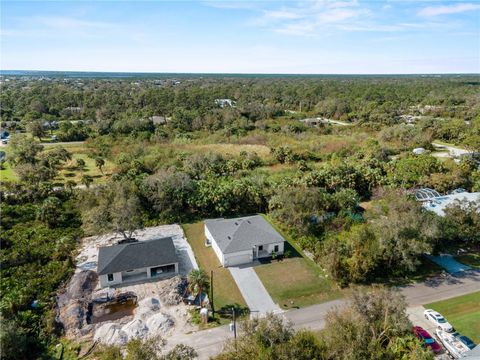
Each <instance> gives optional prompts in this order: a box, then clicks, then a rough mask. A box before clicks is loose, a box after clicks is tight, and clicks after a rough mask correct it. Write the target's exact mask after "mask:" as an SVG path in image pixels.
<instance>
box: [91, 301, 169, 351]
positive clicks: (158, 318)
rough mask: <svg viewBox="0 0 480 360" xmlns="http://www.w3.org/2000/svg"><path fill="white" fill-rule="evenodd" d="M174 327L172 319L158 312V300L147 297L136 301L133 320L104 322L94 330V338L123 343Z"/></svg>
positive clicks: (106, 342)
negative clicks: (122, 323) (125, 322)
mask: <svg viewBox="0 0 480 360" xmlns="http://www.w3.org/2000/svg"><path fill="white" fill-rule="evenodd" d="M173 327H174V321H173V320H172V318H171V317H170V316H169V315H168V314H165V313H162V312H160V300H159V299H157V298H154V297H148V298H145V299H143V300H142V301H140V302H139V303H138V307H137V309H136V310H135V315H134V318H133V320H131V321H130V322H128V323H127V324H125V325H123V326H122V325H120V324H118V323H112V322H109V323H105V324H103V325H101V326H100V327H98V328H97V330H96V331H95V336H94V340H95V341H98V342H101V343H103V344H107V345H125V344H126V343H127V342H128V341H129V340H131V339H135V338H139V337H141V338H147V337H151V336H158V335H165V334H167V333H168V332H170V330H172V329H173Z"/></svg>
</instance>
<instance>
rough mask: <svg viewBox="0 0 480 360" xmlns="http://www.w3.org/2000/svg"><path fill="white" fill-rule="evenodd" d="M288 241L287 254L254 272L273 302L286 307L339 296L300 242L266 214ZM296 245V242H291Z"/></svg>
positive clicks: (315, 302)
mask: <svg viewBox="0 0 480 360" xmlns="http://www.w3.org/2000/svg"><path fill="white" fill-rule="evenodd" d="M264 217H265V219H266V220H268V221H269V222H270V223H271V224H272V226H274V227H275V228H276V230H277V231H278V232H279V233H280V234H281V235H282V236H283V237H284V239H286V240H287V242H286V243H285V249H284V252H285V253H286V254H287V256H285V257H283V258H280V259H279V260H272V261H271V262H270V263H268V264H262V265H259V266H256V267H255V272H256V273H257V275H258V277H259V278H260V280H261V281H262V283H263V285H264V286H265V288H266V289H267V291H268V292H269V294H270V296H271V297H272V298H273V301H274V302H275V303H277V304H279V305H280V306H281V307H282V308H284V309H289V308H299V307H305V306H308V305H313V304H318V303H321V302H325V301H329V300H333V299H336V298H338V297H340V296H341V292H340V291H339V290H338V289H337V287H336V285H335V284H334V283H333V281H332V280H329V279H328V275H327V274H325V272H323V271H322V269H321V268H320V267H319V266H318V265H317V264H315V263H314V262H313V261H312V260H311V259H309V258H308V257H306V256H305V255H304V254H303V253H302V251H301V250H300V249H299V247H298V245H295V244H294V241H293V240H292V239H290V237H289V235H287V234H286V232H285V231H282V230H281V229H280V228H279V227H278V226H277V225H276V224H275V223H274V222H273V221H272V219H270V218H269V217H268V216H264ZM292 244H293V245H292Z"/></svg>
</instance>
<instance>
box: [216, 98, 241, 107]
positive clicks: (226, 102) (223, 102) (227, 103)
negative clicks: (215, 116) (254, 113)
mask: <svg viewBox="0 0 480 360" xmlns="http://www.w3.org/2000/svg"><path fill="white" fill-rule="evenodd" d="M215 104H217V105H218V106H220V107H221V108H225V107H236V106H237V102H236V101H235V100H232V99H215Z"/></svg>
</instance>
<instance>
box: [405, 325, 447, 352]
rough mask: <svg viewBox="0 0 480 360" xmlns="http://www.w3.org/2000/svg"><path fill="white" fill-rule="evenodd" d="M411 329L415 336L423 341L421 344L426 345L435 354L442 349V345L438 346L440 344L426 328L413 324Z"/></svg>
mask: <svg viewBox="0 0 480 360" xmlns="http://www.w3.org/2000/svg"><path fill="white" fill-rule="evenodd" d="M412 331H413V333H414V334H415V336H416V337H417V338H418V339H420V340H421V341H422V342H423V346H425V347H428V348H429V349H430V350H432V351H433V352H434V353H435V354H437V353H439V352H440V351H442V347H441V346H440V344H439V343H438V342H437V341H436V340H435V339H434V338H433V337H431V336H430V334H429V333H428V331H427V330H425V329H424V328H422V327H420V326H415V327H414V328H413V329H412Z"/></svg>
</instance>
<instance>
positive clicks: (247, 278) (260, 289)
mask: <svg viewBox="0 0 480 360" xmlns="http://www.w3.org/2000/svg"><path fill="white" fill-rule="evenodd" d="M228 269H229V270H230V273H231V274H232V276H233V278H234V279H235V282H236V283H237V286H238V288H239V289H240V292H241V293H242V296H243V298H244V299H245V302H246V303H247V305H248V307H249V308H250V310H252V311H255V312H258V313H257V314H259V315H264V314H266V313H269V312H273V313H280V312H282V309H280V307H279V306H278V305H277V304H275V303H274V302H273V300H272V298H271V296H270V294H269V293H268V292H267V289H265V286H263V283H262V282H261V281H260V279H259V278H258V275H257V273H256V272H255V270H254V269H253V267H251V266H242V267H236V266H233V267H229V268H228Z"/></svg>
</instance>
